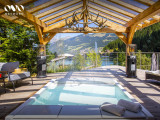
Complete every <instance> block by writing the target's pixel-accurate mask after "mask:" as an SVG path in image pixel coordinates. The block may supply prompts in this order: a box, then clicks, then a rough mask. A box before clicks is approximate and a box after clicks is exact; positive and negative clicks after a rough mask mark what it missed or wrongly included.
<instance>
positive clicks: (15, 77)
mask: <svg viewBox="0 0 160 120" xmlns="http://www.w3.org/2000/svg"><path fill="white" fill-rule="evenodd" d="M27 77H30V72H24V73H20V74H12V73H11V74H10V78H9V80H10V81H14V80H20V79H24V78H27Z"/></svg>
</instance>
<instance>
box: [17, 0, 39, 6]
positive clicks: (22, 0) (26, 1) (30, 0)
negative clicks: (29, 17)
mask: <svg viewBox="0 0 160 120" xmlns="http://www.w3.org/2000/svg"><path fill="white" fill-rule="evenodd" d="M35 1H37V0H20V1H18V2H16V4H17V5H27V4H30V3H33V2H35Z"/></svg>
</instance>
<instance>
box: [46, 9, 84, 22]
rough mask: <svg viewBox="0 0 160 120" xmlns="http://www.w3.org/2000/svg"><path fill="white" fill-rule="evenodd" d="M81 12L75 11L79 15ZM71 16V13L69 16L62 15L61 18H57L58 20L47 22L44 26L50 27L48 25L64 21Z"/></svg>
mask: <svg viewBox="0 0 160 120" xmlns="http://www.w3.org/2000/svg"><path fill="white" fill-rule="evenodd" d="M81 11H82V10H77V11H76V13H77V14H79V13H80V12H81ZM72 15H73V13H69V14H66V15H63V16H61V17H58V18H57V19H55V20H52V21H50V22H47V23H46V24H47V25H50V24H53V23H56V22H58V21H61V20H63V19H65V18H68V17H71V16H72Z"/></svg>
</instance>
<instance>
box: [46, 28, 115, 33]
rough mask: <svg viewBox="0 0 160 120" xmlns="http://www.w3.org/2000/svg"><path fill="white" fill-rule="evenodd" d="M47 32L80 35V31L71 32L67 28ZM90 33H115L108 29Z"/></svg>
mask: <svg viewBox="0 0 160 120" xmlns="http://www.w3.org/2000/svg"><path fill="white" fill-rule="evenodd" d="M80 29H83V28H80ZM49 32H53V33H55V32H57V33H82V32H80V31H75V30H74V31H73V30H70V29H68V28H55V29H53V30H50V31H49ZM84 33H88V32H84ZM90 33H115V31H114V30H111V29H110V28H103V29H101V30H97V31H91V32H90Z"/></svg>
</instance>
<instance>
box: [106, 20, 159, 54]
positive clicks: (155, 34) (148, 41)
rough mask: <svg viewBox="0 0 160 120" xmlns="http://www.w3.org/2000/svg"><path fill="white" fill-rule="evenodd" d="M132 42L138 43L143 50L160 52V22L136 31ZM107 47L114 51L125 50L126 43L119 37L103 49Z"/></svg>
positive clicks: (138, 46) (138, 48)
mask: <svg viewBox="0 0 160 120" xmlns="http://www.w3.org/2000/svg"><path fill="white" fill-rule="evenodd" d="M132 43H133V44H136V45H137V50H141V51H142V52H160V23H156V24H153V25H151V26H149V27H146V28H143V29H142V30H138V31H136V32H135V34H134V37H133V42H132ZM107 49H109V50H110V49H111V50H113V51H114V52H117V51H118V52H122V51H124V52H125V44H124V43H123V42H122V41H121V40H120V39H117V40H115V41H112V42H110V43H109V44H107V45H106V46H105V47H104V48H103V51H105V50H107Z"/></svg>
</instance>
